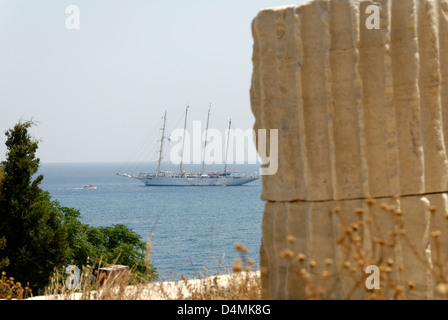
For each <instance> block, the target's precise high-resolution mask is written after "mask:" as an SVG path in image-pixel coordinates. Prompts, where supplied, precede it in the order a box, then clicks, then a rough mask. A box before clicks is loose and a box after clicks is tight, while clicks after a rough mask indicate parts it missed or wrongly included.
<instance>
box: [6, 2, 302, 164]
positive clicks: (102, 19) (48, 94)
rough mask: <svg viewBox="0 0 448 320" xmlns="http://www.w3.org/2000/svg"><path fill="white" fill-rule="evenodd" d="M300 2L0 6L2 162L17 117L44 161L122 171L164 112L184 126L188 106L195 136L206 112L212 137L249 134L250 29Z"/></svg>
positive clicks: (170, 123)
mask: <svg viewBox="0 0 448 320" xmlns="http://www.w3.org/2000/svg"><path fill="white" fill-rule="evenodd" d="M298 2H301V1H297V0H296V1H291V2H289V1H288V0H239V1H236V0H227V1H224V0H191V1H180V0H172V1H166V0H126V1H125V0H94V1H93V0H71V1H65V0H39V1H37V0H0V41H1V42H0V131H1V133H0V161H2V160H4V159H5V153H6V147H5V145H4V142H5V135H4V134H3V133H4V132H5V131H6V130H7V129H9V128H11V127H13V126H14V124H16V123H17V122H18V121H19V120H20V119H23V120H29V119H31V118H32V119H34V120H35V121H36V122H37V123H38V126H37V127H34V128H33V129H32V133H33V135H34V136H35V137H36V138H38V139H41V140H42V142H41V143H40V147H39V154H38V156H39V157H40V159H41V161H42V162H97V161H99V162H103V161H107V162H111V161H112V162H114V161H130V160H131V158H132V157H133V156H134V155H135V154H136V152H138V149H139V148H140V147H141V146H142V143H143V144H144V142H145V139H152V140H157V139H158V138H159V137H158V136H157V135H158V134H159V132H160V131H159V132H157V129H158V128H159V127H160V125H161V117H162V115H163V112H164V111H165V110H167V112H168V120H167V126H171V127H172V128H174V127H175V126H177V127H178V128H182V127H183V123H182V121H183V120H182V114H183V112H184V111H185V106H186V104H187V103H188V104H189V105H190V113H189V120H191V121H193V120H201V121H203V123H204V127H205V122H206V117H207V110H208V106H209V104H210V103H211V104H212V111H211V118H210V127H213V128H217V129H223V130H224V129H225V128H226V127H227V124H228V120H229V118H232V123H233V127H234V128H240V129H244V130H245V129H247V128H252V126H253V123H254V117H253V114H252V112H251V110H250V96H249V89H250V79H251V75H252V60H251V58H252V45H253V39H252V34H251V22H252V20H253V18H254V17H255V16H256V14H257V13H258V11H259V10H260V9H263V8H266V7H273V6H279V5H288V4H294V3H298ZM69 5H76V6H78V8H79V9H80V29H79V30H68V29H67V28H66V20H67V18H68V17H69V14H67V13H66V8H67V7H68V6H69ZM181 120H182V121H181ZM173 126H174V127H173ZM155 131H156V134H157V135H156V136H154V132H155ZM138 160H142V159H138Z"/></svg>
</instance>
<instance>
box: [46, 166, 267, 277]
mask: <svg viewBox="0 0 448 320" xmlns="http://www.w3.org/2000/svg"><path fill="white" fill-rule="evenodd" d="M123 166H124V164H122V163H43V164H41V167H40V169H39V174H43V175H44V180H43V182H42V184H41V187H42V189H44V190H47V191H49V192H50V194H51V196H52V199H53V200H57V201H59V203H60V204H61V205H63V206H67V207H71V208H75V209H78V210H80V212H81V218H80V220H81V222H83V223H86V224H89V225H91V226H94V227H99V226H112V225H114V224H125V225H126V226H127V227H129V228H130V229H132V230H133V231H134V232H136V233H137V234H139V235H140V236H141V237H142V240H143V241H146V238H147V237H148V236H150V239H151V245H152V251H151V263H152V264H153V265H154V266H155V267H156V268H157V270H158V272H159V275H160V277H161V278H162V279H174V278H175V279H178V278H179V277H180V275H181V274H182V273H183V274H185V275H186V276H187V277H193V276H198V275H203V274H204V273H205V270H208V271H210V272H222V271H223V270H222V267H225V268H231V266H232V263H233V261H234V259H235V258H236V257H238V253H236V252H235V250H234V246H235V244H236V243H238V242H241V243H243V244H244V245H245V246H246V247H247V248H248V249H249V253H248V257H250V258H253V259H255V261H257V265H258V261H259V259H258V257H259V248H260V239H261V220H262V214H263V208H264V202H262V201H261V200H260V194H261V179H260V180H257V181H254V182H251V183H249V184H247V185H243V186H234V187H231V186H228V187H221V186H219V187H199V186H189V187H170V186H166V187H147V186H145V185H144V184H143V183H142V182H140V181H139V180H137V179H132V178H125V177H121V176H117V175H116V173H117V171H119V170H123ZM146 167H148V166H146ZM154 169H156V167H155V165H153V166H152V167H150V168H149V170H147V171H151V170H154ZM165 169H168V170H169V169H174V170H175V168H165ZM208 169H209V170H208V171H215V170H222V168H213V166H212V167H209V168H208ZM231 169H232V170H241V171H246V172H255V171H258V165H248V164H246V165H233V166H232V168H231ZM187 170H192V171H200V167H199V168H197V167H196V168H195V167H194V166H193V167H192V168H187ZM121 173H123V172H121ZM126 173H132V174H138V173H139V172H126ZM85 185H95V186H96V187H97V189H90V190H88V189H87V190H86V189H83V186H85Z"/></svg>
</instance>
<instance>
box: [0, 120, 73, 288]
mask: <svg viewBox="0 0 448 320" xmlns="http://www.w3.org/2000/svg"><path fill="white" fill-rule="evenodd" d="M32 125H33V122H32V121H26V122H20V123H18V124H16V125H15V126H14V128H13V129H9V130H8V131H6V133H5V135H6V137H7V140H6V147H7V150H8V152H7V157H6V161H4V162H3V163H2V166H3V170H4V177H3V181H2V188H1V189H2V192H1V198H0V238H4V240H5V241H6V242H5V243H4V244H6V246H3V247H4V248H3V250H2V251H0V254H1V255H2V257H3V258H4V259H8V260H9V265H8V266H7V267H6V268H5V271H6V272H7V273H8V274H10V275H13V276H14V277H15V278H16V280H17V281H20V282H22V283H27V282H29V283H30V285H31V286H32V288H33V290H37V289H39V288H43V287H44V286H45V285H46V284H47V283H48V279H49V277H50V276H51V274H52V272H53V270H54V268H55V267H58V266H60V265H61V264H62V263H63V262H64V261H65V260H66V257H67V254H68V250H67V248H68V246H67V240H66V238H67V237H66V232H65V229H64V227H63V225H62V220H63V215H62V214H61V212H60V211H59V210H58V208H57V207H56V206H55V205H54V203H53V202H52V201H51V198H50V195H49V193H48V192H45V191H43V190H42V189H40V187H39V184H40V183H41V181H42V179H43V176H42V175H38V176H37V177H35V178H34V176H35V174H36V173H37V171H38V168H39V159H38V158H37V157H36V151H37V148H38V141H37V140H36V139H34V138H33V137H31V135H30V134H29V133H28V129H29V128H30V127H31V126H32ZM33 178H34V180H33ZM2 257H0V260H1V258H2Z"/></svg>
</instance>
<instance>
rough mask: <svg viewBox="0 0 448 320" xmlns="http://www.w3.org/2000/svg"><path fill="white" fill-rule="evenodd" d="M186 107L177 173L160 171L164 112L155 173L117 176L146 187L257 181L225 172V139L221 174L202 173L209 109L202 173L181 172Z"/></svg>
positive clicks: (208, 116)
mask: <svg viewBox="0 0 448 320" xmlns="http://www.w3.org/2000/svg"><path fill="white" fill-rule="evenodd" d="M188 108H189V107H188V106H187V107H186V110H185V123H184V135H183V138H182V155H181V162H180V168H179V172H172V171H163V170H161V169H160V165H161V161H162V152H163V141H164V139H165V125H166V111H165V114H164V116H163V128H162V137H161V139H160V149H159V160H158V168H157V173H149V172H142V173H140V174H139V175H138V176H135V175H131V174H121V173H117V175H119V176H123V177H128V178H135V179H138V180H140V181H141V182H143V183H144V184H145V185H146V186H241V185H244V184H247V183H249V182H252V181H254V180H257V179H259V178H260V177H259V176H258V175H255V174H254V175H246V174H245V173H242V172H233V171H228V170H227V153H228V148H229V139H227V146H226V156H225V158H226V159H225V165H224V171H222V172H211V173H210V172H209V173H205V172H204V165H205V151H206V147H207V131H208V124H209V119H210V109H211V108H209V110H208V115H207V128H206V131H205V142H204V150H203V157H202V171H201V172H186V171H185V170H183V150H184V142H185V132H186V125H187V115H188ZM231 125H232V121H231V120H230V121H229V133H230V128H231Z"/></svg>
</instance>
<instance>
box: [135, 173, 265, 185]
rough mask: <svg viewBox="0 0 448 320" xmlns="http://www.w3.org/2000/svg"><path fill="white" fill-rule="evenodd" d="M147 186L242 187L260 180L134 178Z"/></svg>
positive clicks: (233, 177)
mask: <svg viewBox="0 0 448 320" xmlns="http://www.w3.org/2000/svg"><path fill="white" fill-rule="evenodd" d="M134 178H137V179H138V180H140V181H141V182H143V183H144V184H145V185H146V186H241V185H243V184H246V183H249V182H252V181H254V180H257V179H259V178H258V177H256V176H186V175H172V176H157V175H151V174H140V175H139V176H138V177H134Z"/></svg>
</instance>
